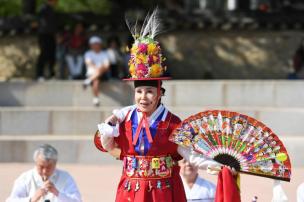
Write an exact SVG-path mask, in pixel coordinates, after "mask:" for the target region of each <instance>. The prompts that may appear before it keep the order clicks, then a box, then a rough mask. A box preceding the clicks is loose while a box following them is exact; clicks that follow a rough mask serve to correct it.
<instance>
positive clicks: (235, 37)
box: [0, 30, 304, 80]
mask: <svg viewBox="0 0 304 202" xmlns="http://www.w3.org/2000/svg"><path fill="white" fill-rule="evenodd" d="M103 35H104V36H107V35H109V33H104V34H103ZM121 36H123V37H122V39H125V38H126V37H125V36H126V34H122V35H121ZM303 36H304V34H302V33H301V32H287V31H286V32H282V31H281V32H274V31H252V32H250V31H239V32H233V31H231V32H223V31H197V30H195V31H180V32H176V31H175V32H167V33H165V34H163V35H161V37H160V39H159V40H160V41H161V43H162V46H163V49H164V54H165V56H166V58H167V61H166V62H167V66H168V67H169V71H170V73H171V75H172V76H173V77H174V78H178V79H205V78H215V79H233V78H234V79H269V78H273V79H279V78H280V79H282V78H286V75H287V74H288V73H289V72H291V71H292V68H291V58H292V55H293V53H294V51H295V49H296V48H297V47H298V44H299V42H300V40H301V37H303ZM38 53H39V51H38V48H37V41H36V38H35V36H14V37H9V36H7V37H1V38H0V79H1V80H5V79H8V78H11V77H26V78H33V77H34V75H35V71H34V69H35V64H36V58H37V55H38Z"/></svg>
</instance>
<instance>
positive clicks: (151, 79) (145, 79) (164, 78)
mask: <svg viewBox="0 0 304 202" xmlns="http://www.w3.org/2000/svg"><path fill="white" fill-rule="evenodd" d="M170 79H171V77H157V78H128V79H123V81H153V80H155V81H157V80H170Z"/></svg>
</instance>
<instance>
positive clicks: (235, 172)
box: [224, 165, 238, 176]
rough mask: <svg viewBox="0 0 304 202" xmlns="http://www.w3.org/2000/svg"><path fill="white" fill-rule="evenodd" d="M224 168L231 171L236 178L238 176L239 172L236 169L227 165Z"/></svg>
mask: <svg viewBox="0 0 304 202" xmlns="http://www.w3.org/2000/svg"><path fill="white" fill-rule="evenodd" d="M224 166H225V167H226V168H228V169H229V170H230V172H231V173H232V175H233V176H236V175H237V174H238V173H237V171H236V170H235V168H233V167H230V166H226V165H224Z"/></svg>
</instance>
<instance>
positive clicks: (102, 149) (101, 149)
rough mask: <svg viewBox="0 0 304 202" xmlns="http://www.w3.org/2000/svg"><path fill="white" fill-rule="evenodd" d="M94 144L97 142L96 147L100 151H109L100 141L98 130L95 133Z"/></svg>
mask: <svg viewBox="0 0 304 202" xmlns="http://www.w3.org/2000/svg"><path fill="white" fill-rule="evenodd" d="M94 144H95V147H96V148H97V149H98V150H99V151H102V152H108V151H107V150H105V149H104V148H103V146H102V144H101V142H100V133H99V131H98V130H97V131H96V133H95V135H94Z"/></svg>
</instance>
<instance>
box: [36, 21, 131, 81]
mask: <svg viewBox="0 0 304 202" xmlns="http://www.w3.org/2000/svg"><path fill="white" fill-rule="evenodd" d="M132 40H133V39H132V37H131V36H130V37H128V38H126V39H125V40H124V43H123V44H122V42H121V41H122V40H121V39H120V38H119V37H118V36H115V35H112V36H109V37H107V38H105V37H101V36H100V35H89V34H88V33H87V32H86V29H85V26H84V24H82V23H80V22H79V23H76V24H75V25H74V27H73V28H72V29H71V30H64V31H60V32H58V33H56V35H55V42H54V45H50V42H48V41H52V40H50V39H48V38H43V39H42V42H41V43H45V45H44V44H42V45H40V52H42V53H43V52H48V55H51V56H49V57H48V56H47V55H46V56H44V55H42V54H40V56H39V58H38V61H37V74H36V76H37V80H38V81H44V80H45V79H46V78H56V79H62V80H65V79H68V80H79V79H85V78H86V75H89V74H90V73H91V72H89V67H88V66H89V65H88V63H87V62H86V60H85V58H86V57H87V59H88V57H94V59H95V60H101V61H103V62H104V61H108V62H109V68H108V69H107V71H105V72H104V74H103V75H102V79H104V80H108V79H112V78H113V79H120V78H123V77H126V75H127V74H128V59H129V54H128V50H129V48H130V44H132ZM39 43H40V42H39ZM53 46H55V48H52V47H53ZM94 52H95V53H99V52H100V54H99V55H98V54H97V55H94V54H93V55H92V53H94ZM41 55H42V56H41ZM52 55H54V56H52ZM49 58H50V59H49ZM52 60H53V61H52ZM46 66H48V71H47V72H48V73H47V72H46V71H45V67H46Z"/></svg>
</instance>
